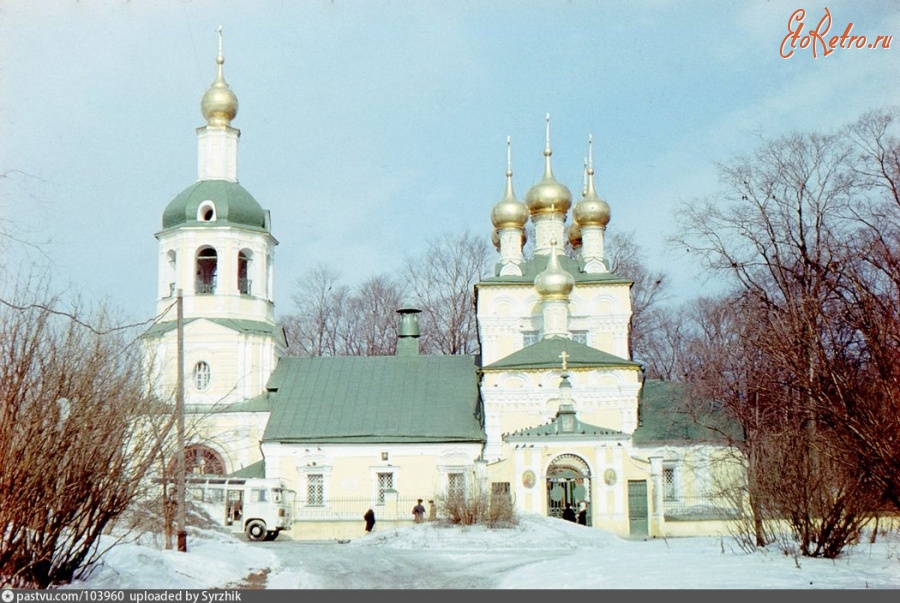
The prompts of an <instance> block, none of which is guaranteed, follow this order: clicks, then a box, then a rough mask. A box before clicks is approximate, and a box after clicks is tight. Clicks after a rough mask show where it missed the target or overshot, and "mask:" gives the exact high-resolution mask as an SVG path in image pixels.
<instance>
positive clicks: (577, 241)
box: [566, 205, 581, 247]
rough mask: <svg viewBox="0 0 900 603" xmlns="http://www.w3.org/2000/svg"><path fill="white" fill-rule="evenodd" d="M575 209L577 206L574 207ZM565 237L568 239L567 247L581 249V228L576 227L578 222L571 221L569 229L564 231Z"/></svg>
mask: <svg viewBox="0 0 900 603" xmlns="http://www.w3.org/2000/svg"><path fill="white" fill-rule="evenodd" d="M576 207H578V206H577V205H576ZM566 236H567V237H568V239H569V245H571V246H572V247H581V226H579V225H578V222H575V221H574V220H573V221H572V222H571V223H570V224H569V227H568V228H567V229H566Z"/></svg>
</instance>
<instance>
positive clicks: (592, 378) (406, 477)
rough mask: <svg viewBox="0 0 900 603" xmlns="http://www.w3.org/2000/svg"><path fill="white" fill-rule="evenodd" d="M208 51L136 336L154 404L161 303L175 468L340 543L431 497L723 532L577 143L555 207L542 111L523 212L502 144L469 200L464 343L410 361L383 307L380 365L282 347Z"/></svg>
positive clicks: (433, 506) (701, 454)
mask: <svg viewBox="0 0 900 603" xmlns="http://www.w3.org/2000/svg"><path fill="white" fill-rule="evenodd" d="M216 62H217V72H216V77H215V80H214V81H213V83H212V85H211V86H210V88H209V89H208V90H207V91H206V93H205V94H204V95H203V98H202V100H201V112H202V115H203V118H204V119H205V122H206V123H205V125H203V126H201V127H199V128H198V129H197V140H198V177H197V181H196V182H194V183H192V184H191V185H190V186H188V187H187V188H186V189H185V190H184V191H183V192H181V193H180V194H178V195H177V196H176V197H175V198H174V199H173V200H171V202H169V204H168V205H167V206H166V207H165V209H164V210H163V213H162V228H161V230H159V231H158V232H157V233H156V239H157V241H158V283H157V311H158V313H159V314H162V315H163V318H162V319H161V320H160V321H159V322H158V323H157V324H156V325H155V326H154V328H152V329H151V330H150V331H149V332H148V333H147V335H146V336H145V338H144V344H145V349H146V350H147V355H148V358H149V360H150V363H151V366H152V368H153V375H154V377H153V380H152V381H153V383H152V387H153V390H154V392H155V393H156V394H157V395H158V396H159V397H160V398H162V399H165V400H174V394H173V392H174V391H175V387H176V384H177V383H178V363H177V352H178V334H177V328H176V326H177V322H176V314H175V310H174V306H175V301H176V298H177V296H178V295H181V297H182V299H183V315H184V321H183V324H184V328H183V332H184V375H183V379H184V384H185V388H184V389H185V412H186V416H187V423H188V432H187V447H186V452H187V459H188V460H187V470H188V471H190V472H193V473H196V474H203V475H219V476H225V475H239V476H247V477H250V476H252V477H277V478H282V479H284V480H285V481H286V482H287V483H288V484H290V486H291V487H292V488H293V489H294V490H295V491H296V492H297V503H296V510H295V518H296V520H297V522H296V524H295V528H294V530H293V537H294V538H332V537H338V538H340V537H347V536H351V535H358V534H359V533H361V527H360V526H361V523H362V514H363V512H364V511H365V510H366V509H367V508H369V507H371V508H372V509H374V510H375V513H376V516H377V517H378V521H379V522H380V525H382V526H384V525H404V524H406V523H409V524H412V521H413V516H412V513H411V509H412V507H413V506H414V505H415V504H416V502H415V501H416V500H417V499H423V500H425V501H428V503H430V504H429V509H428V512H429V516H430V517H432V518H440V517H441V516H442V514H446V504H445V503H446V501H448V500H454V499H459V498H468V499H475V498H478V497H483V499H484V500H486V501H488V504H490V505H496V506H498V508H499V507H500V506H503V505H505V506H508V507H511V508H512V509H514V512H515V513H517V514H542V515H549V516H553V517H560V518H562V517H563V516H567V517H568V515H569V514H568V512H567V511H566V509H567V508H569V509H572V510H578V509H584V511H585V513H584V514H583V517H584V523H585V524H586V525H587V526H588V527H596V528H602V529H607V530H610V531H613V532H616V533H618V534H620V535H623V536H631V537H648V536H666V535H679V534H695V533H715V532H719V531H722V530H723V525H724V524H723V520H726V519H727V518H728V517H729V516H730V512H731V511H733V505H732V506H731V507H729V506H728V505H724V504H723V503H722V501H721V500H720V498H719V497H716V496H714V495H713V492H714V491H715V490H716V488H717V481H718V478H719V476H718V475H717V469H716V467H717V463H716V460H717V459H718V458H720V457H722V456H723V455H724V454H726V451H725V449H724V448H723V447H722V446H721V445H719V444H717V443H716V442H715V441H714V439H713V438H711V437H710V434H708V433H703V431H702V430H700V429H698V428H697V427H696V426H695V425H692V424H690V422H688V421H686V420H685V419H684V418H683V417H682V418H680V419H679V418H678V417H677V416H676V415H675V414H674V413H670V412H667V410H668V409H669V408H670V407H671V404H672V401H673V400H674V399H675V397H676V396H677V391H676V389H675V388H674V386H672V385H671V384H664V383H659V382H649V381H645V379H644V373H643V371H642V368H641V366H640V364H639V363H637V362H635V361H633V360H632V356H631V351H630V350H629V337H628V333H629V328H630V321H631V286H632V283H631V282H630V281H629V280H627V279H623V278H620V277H618V276H617V275H615V274H612V273H611V272H610V271H609V262H608V261H607V258H606V256H605V249H604V235H605V231H606V228H607V226H608V224H609V221H610V206H609V204H608V203H607V202H606V201H604V200H602V199H601V198H600V197H599V196H598V194H597V192H596V190H595V184H594V170H593V150H592V146H591V142H590V139H589V141H588V155H589V158H590V159H589V162H588V165H587V167H586V174H585V184H584V186H583V191H582V194H581V197H580V199H579V200H577V201H576V202H574V203H573V199H572V194H571V192H570V189H569V188H568V187H566V186H565V185H564V184H562V183H560V182H558V181H557V180H556V179H555V178H554V176H553V170H552V162H551V155H552V149H551V145H550V122H549V117H548V118H547V124H546V142H545V148H544V150H543V155H544V174H543V177H542V179H541V180H540V181H538V182H537V184H535V185H534V186H533V187H532V188H531V189H530V190H528V191H527V193H526V195H525V199H524V202H523V201H520V200H519V199H517V197H516V195H515V193H514V191H513V184H512V168H511V161H510V155H509V143H507V169H506V181H505V194H504V195H503V197H502V198H501V199H500V200H499V201H498V202H496V203H495V204H494V205H493V206H491V205H490V203H487V204H486V206H485V218H486V220H487V217H488V215H489V216H490V219H491V221H492V226H493V231H492V232H493V237H492V239H493V242H494V245H495V246H496V248H497V251H498V261H497V264H496V268H495V270H494V274H493V275H491V276H488V277H486V278H483V279H482V280H481V282H480V283H478V284H477V285H476V287H475V291H474V295H475V304H476V316H477V325H478V327H477V328H478V338H479V342H480V347H481V353H480V355H478V356H472V355H460V356H430V355H423V354H421V353H420V349H419V334H420V333H419V325H418V318H417V314H418V312H419V310H418V309H417V308H415V307H402V308H397V320H398V345H397V354H396V356H379V357H329V356H325V357H291V356H287V354H286V350H287V345H286V341H285V336H284V332H283V330H282V329H281V328H280V327H279V325H278V324H277V323H276V321H275V313H274V302H273V290H274V289H273V287H274V277H275V251H276V250H275V248H276V246H277V245H278V241H277V240H276V239H275V237H274V236H273V219H272V217H271V216H270V214H269V211H268V210H265V209H263V207H262V206H261V205H260V203H259V202H258V201H257V200H256V199H254V197H253V196H252V195H251V194H250V193H249V192H248V191H247V190H246V189H244V188H243V187H242V186H241V185H240V183H239V180H238V174H237V163H238V162H237V154H238V141H239V139H240V135H241V132H240V130H238V129H236V128H235V127H233V125H232V122H233V120H234V119H235V117H236V115H237V111H238V101H237V97H236V96H235V94H234V92H232V90H231V89H230V87H229V85H228V84H227V83H226V81H225V78H224V72H223V64H224V57H223V54H222V45H221V33H220V39H219V54H218V57H217V59H216ZM498 180H499V179H498ZM498 184H499V182H498ZM275 218H276V220H275V221H276V222H277V216H276V217H275ZM529 220H530V221H531V223H532V225H533V227H534V237H535V243H534V254H533V257H530V258H526V257H525V255H524V254H523V246H524V244H525V239H526V225H527V224H528V221H529ZM567 241H568V243H570V245H571V248H572V249H573V250H574V254H573V255H574V256H575V257H568V256H567V255H565V254H564V253H563V249H564V245H565V243H566V242H567ZM726 507H727V508H726Z"/></svg>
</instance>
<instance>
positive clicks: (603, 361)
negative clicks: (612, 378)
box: [482, 337, 641, 371]
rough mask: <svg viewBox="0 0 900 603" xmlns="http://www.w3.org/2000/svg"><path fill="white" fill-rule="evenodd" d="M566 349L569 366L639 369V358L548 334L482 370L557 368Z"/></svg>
mask: <svg viewBox="0 0 900 603" xmlns="http://www.w3.org/2000/svg"><path fill="white" fill-rule="evenodd" d="M563 352H566V354H568V357H567V358H566V363H567V364H568V366H569V368H572V369H577V368H606V367H610V368H628V369H634V370H638V369H640V366H641V365H639V364H638V363H637V362H632V361H630V360H626V359H624V358H619V357H618V356H614V355H612V354H609V353H607V352H603V351H601V350H598V349H596V348H592V347H590V346H586V345H584V344H583V343H578V342H577V341H573V340H571V339H569V338H568V337H548V338H547V339H542V340H541V341H538V342H537V343H533V344H531V345H529V346H526V347H524V348H522V349H521V350H519V351H517V352H513V353H512V354H510V355H509V356H506V357H505V358H501V359H500V360H498V361H496V362H494V363H492V364H489V365H487V366H485V367H484V368H483V369H482V370H486V371H491V370H498V371H500V370H516V369H526V370H528V369H558V368H561V367H562V358H560V354H562V353H563Z"/></svg>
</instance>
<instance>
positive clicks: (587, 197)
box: [572, 138, 609, 227]
mask: <svg viewBox="0 0 900 603" xmlns="http://www.w3.org/2000/svg"><path fill="white" fill-rule="evenodd" d="M588 156H589V157H590V159H589V160H588V168H587V191H586V192H585V193H584V197H583V198H582V199H581V201H579V202H578V203H576V204H575V210H574V211H573V212H572V217H573V218H575V222H576V223H578V225H579V226H604V227H605V226H606V225H607V224H609V203H607V202H606V201H604V200H603V199H601V198H600V197H598V196H597V193H596V191H595V190H594V146H593V140H591V138H588Z"/></svg>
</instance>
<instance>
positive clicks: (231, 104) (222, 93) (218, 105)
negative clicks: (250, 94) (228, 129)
mask: <svg viewBox="0 0 900 603" xmlns="http://www.w3.org/2000/svg"><path fill="white" fill-rule="evenodd" d="M224 62H225V57H224V56H223V55H222V26H221V25H220V26H219V56H217V57H216V63H217V64H218V69H217V73H216V80H215V81H214V82H213V83H212V85H211V86H210V87H209V90H207V91H206V94H204V95H203V99H202V100H201V101H200V112H201V113H202V114H203V118H204V119H206V123H207V124H208V125H210V126H230V125H231V120H232V119H234V117H235V116H236V115H237V110H238V101H237V96H235V95H234V92H232V91H231V88H229V87H228V84H227V83H226V82H225V76H224V75H222V64H223V63H224Z"/></svg>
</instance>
